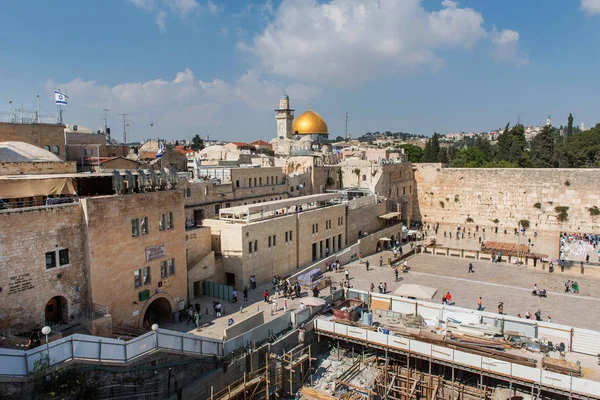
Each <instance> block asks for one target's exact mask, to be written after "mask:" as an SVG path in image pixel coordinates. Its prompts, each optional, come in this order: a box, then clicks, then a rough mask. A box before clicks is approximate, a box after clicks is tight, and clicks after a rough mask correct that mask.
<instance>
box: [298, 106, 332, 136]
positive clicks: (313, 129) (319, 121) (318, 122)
mask: <svg viewBox="0 0 600 400" xmlns="http://www.w3.org/2000/svg"><path fill="white" fill-rule="evenodd" d="M292 132H293V134H294V135H328V134H329V131H328V130H327V124H326V123H325V120H324V119H323V117H321V116H320V115H319V114H317V113H316V112H314V111H311V110H310V106H309V107H308V111H306V112H303V113H302V114H300V115H298V117H296V119H295V120H294V123H293V125H292Z"/></svg>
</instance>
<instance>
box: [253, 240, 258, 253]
mask: <svg viewBox="0 0 600 400" xmlns="http://www.w3.org/2000/svg"><path fill="white" fill-rule="evenodd" d="M257 251H258V241H257V240H255V241H254V252H255V253H256V252H257Z"/></svg>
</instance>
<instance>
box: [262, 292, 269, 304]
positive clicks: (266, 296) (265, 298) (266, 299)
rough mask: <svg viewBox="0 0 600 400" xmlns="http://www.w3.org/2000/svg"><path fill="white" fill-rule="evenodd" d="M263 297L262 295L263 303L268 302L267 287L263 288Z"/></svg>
mask: <svg viewBox="0 0 600 400" xmlns="http://www.w3.org/2000/svg"><path fill="white" fill-rule="evenodd" d="M263 297H264V301H265V303H268V302H269V291H268V290H267V289H265V292H264V293H263Z"/></svg>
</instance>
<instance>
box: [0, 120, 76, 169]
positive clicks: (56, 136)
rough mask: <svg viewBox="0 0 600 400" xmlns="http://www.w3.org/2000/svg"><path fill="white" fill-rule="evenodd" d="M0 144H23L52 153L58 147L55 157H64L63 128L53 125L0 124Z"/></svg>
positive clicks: (64, 158)
mask: <svg viewBox="0 0 600 400" xmlns="http://www.w3.org/2000/svg"><path fill="white" fill-rule="evenodd" d="M0 142H25V143H29V144H32V145H34V146H37V147H41V148H42V149H43V148H44V147H45V146H48V147H49V148H50V151H52V149H53V146H58V154H57V156H58V157H60V158H61V159H63V160H66V157H65V126H64V125H54V124H10V123H4V122H2V123H0Z"/></svg>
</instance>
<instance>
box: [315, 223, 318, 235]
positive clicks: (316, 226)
mask: <svg viewBox="0 0 600 400" xmlns="http://www.w3.org/2000/svg"><path fill="white" fill-rule="evenodd" d="M315 228H316V232H317V233H319V224H315Z"/></svg>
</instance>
